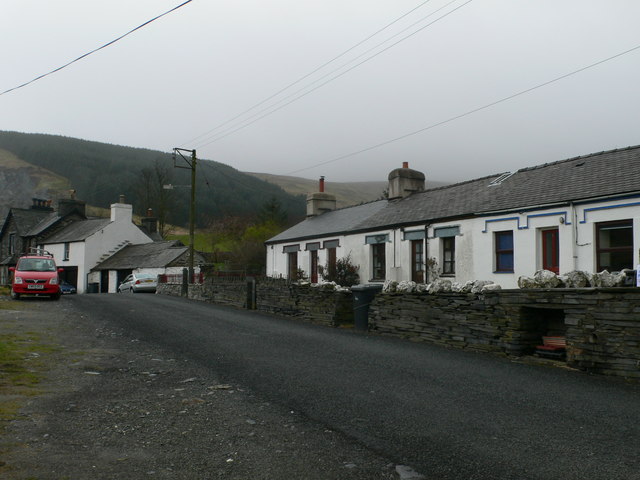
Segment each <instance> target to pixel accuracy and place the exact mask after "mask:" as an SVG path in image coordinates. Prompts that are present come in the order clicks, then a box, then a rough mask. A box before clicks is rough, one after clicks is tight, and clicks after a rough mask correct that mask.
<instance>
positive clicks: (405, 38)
mask: <svg viewBox="0 0 640 480" xmlns="http://www.w3.org/2000/svg"><path fill="white" fill-rule="evenodd" d="M455 1H457V0H452V1H451V2H449V3H447V4H446V5H445V6H443V7H441V8H439V9H438V10H436V11H435V12H433V13H431V14H429V15H427V16H426V17H423V18H422V19H420V20H419V21H418V22H416V23H420V22H421V21H423V20H424V19H426V18H428V17H430V16H432V15H434V14H435V13H437V12H439V11H440V10H442V9H443V8H446V7H447V6H449V5H451V4H452V3H454V2H455ZM472 1H473V0H467V1H466V2H465V3H463V4H462V5H459V6H457V7H456V8H454V9H452V10H450V11H449V12H447V13H445V14H444V15H442V16H441V17H438V18H437V19H435V20H434V21H432V22H430V23H428V24H426V25H424V26H422V27H420V28H419V29H417V30H415V31H414V32H412V33H410V34H408V35H406V36H404V37H402V38H401V39H400V40H398V41H396V42H394V43H392V44H391V45H389V46H387V47H385V48H383V49H382V50H380V51H378V52H376V53H374V54H373V55H371V56H369V57H367V58H365V59H364V60H362V61H361V62H359V63H357V64H355V65H353V66H351V67H350V68H348V69H347V70H344V71H343V72H341V73H339V74H337V75H335V76H333V77H331V78H329V79H328V80H327V81H325V82H322V83H321V84H319V85H317V86H316V87H314V88H312V89H311V90H308V91H306V92H305V90H306V89H307V88H309V87H310V86H312V85H313V84H315V83H317V82H319V81H320V80H322V79H323V78H326V77H327V76H329V75H331V74H333V73H335V72H337V71H339V70H340V69H342V68H344V67H346V66H348V65H349V63H352V62H353V61H354V60H357V59H358V58H360V57H362V56H363V55H366V54H367V53H369V52H371V51H372V50H375V49H376V48H378V47H380V46H381V45H384V44H385V43H387V42H388V41H389V40H391V39H392V38H394V37H396V36H397V35H399V33H402V32H399V33H398V34H395V35H393V36H392V37H390V38H389V39H387V40H385V41H384V42H381V43H379V44H378V45H376V46H375V47H372V48H370V49H369V50H367V51H366V52H364V53H363V54H361V55H359V56H358V57H356V58H355V59H354V60H351V61H350V62H347V63H346V64H344V65H342V66H341V67H339V68H337V69H334V70H332V71H331V72H329V73H328V74H325V75H324V76H322V77H320V78H319V79H317V80H315V81H314V82H312V83H310V84H308V85H306V86H305V87H303V88H301V89H299V90H297V91H296V92H294V93H292V94H290V95H288V96H286V97H285V98H283V99H281V100H279V101H278V102H276V103H274V104H272V105H271V106H269V107H266V108H264V109H262V110H260V111H259V112H257V113H256V114H254V115H252V116H250V117H248V118H247V119H245V120H243V122H246V121H248V120H249V119H250V118H254V120H251V121H248V122H247V123H245V124H244V125H243V124H242V122H240V123H238V124H237V125H236V127H230V128H231V130H227V131H226V132H224V133H220V134H219V135H218V136H214V138H213V139H211V140H208V141H206V142H204V143H202V142H201V143H199V144H198V148H201V147H204V146H207V145H209V144H211V143H214V142H217V141H218V140H221V139H223V138H225V137H227V136H229V135H231V134H233V133H235V132H237V131H239V130H243V129H245V128H246V127H248V126H250V125H253V124H254V123H256V122H258V121H260V120H262V119H263V118H265V117H268V116H269V115H272V114H274V113H275V112H277V111H279V110H282V109H283V108H285V107H287V106H288V105H291V104H292V103H293V102H295V101H297V100H299V99H301V98H303V97H306V96H307V95H309V94H311V93H313V92H315V91H316V90H318V89H320V88H322V87H324V86H325V85H327V84H328V83H331V82H332V81H334V80H336V79H338V78H340V77H342V76H343V75H346V74H347V73H349V72H350V71H352V70H354V69H356V68H358V67H359V66H361V65H363V64H365V63H367V62H368V61H369V60H372V59H373V58H375V57H377V56H378V55H381V54H382V53H384V52H386V51H387V50H389V49H391V48H393V47H395V46H396V45H398V44H400V43H402V42H403V41H405V40H407V39H408V38H410V37H412V36H414V35H416V34H417V33H419V32H421V31H422V30H424V29H425V28H427V27H429V26H431V25H433V24H434V23H436V22H439V21H440V20H442V19H443V18H446V17H448V16H449V15H451V14H452V13H454V12H456V11H457V10H459V9H461V8H462V7H464V6H466V5H468V4H469V3H471V2H472ZM416 23H414V24H413V25H411V26H414V25H416ZM411 26H410V27H407V28H406V29H404V30H403V31H406V30H407V29H408V28H411ZM301 92H304V93H301ZM298 93H301V94H300V95H298V96H297V97H296V96H295V95H297V94H298ZM292 97H294V98H293V99H292V100H290V101H288V102H286V103H284V104H282V105H280V106H279V107H277V108H274V109H273V110H270V109H272V108H273V107H275V106H276V105H278V104H279V103H282V102H285V101H286V100H287V99H290V98H292ZM269 110H270V111H269ZM263 112H266V113H264V115H260V114H261V113H263ZM257 115H259V116H257ZM256 116H257V118H256Z"/></svg>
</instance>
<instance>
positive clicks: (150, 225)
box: [141, 208, 158, 234]
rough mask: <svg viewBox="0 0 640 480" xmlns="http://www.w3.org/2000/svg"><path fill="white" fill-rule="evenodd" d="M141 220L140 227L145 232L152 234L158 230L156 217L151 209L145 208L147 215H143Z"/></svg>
mask: <svg viewBox="0 0 640 480" xmlns="http://www.w3.org/2000/svg"><path fill="white" fill-rule="evenodd" d="M141 222H142V228H144V229H145V230H146V232H147V233H149V234H154V233H156V232H157V231H158V219H157V218H156V217H154V216H153V209H151V208H148V209H147V216H146V217H143V218H142V220H141Z"/></svg>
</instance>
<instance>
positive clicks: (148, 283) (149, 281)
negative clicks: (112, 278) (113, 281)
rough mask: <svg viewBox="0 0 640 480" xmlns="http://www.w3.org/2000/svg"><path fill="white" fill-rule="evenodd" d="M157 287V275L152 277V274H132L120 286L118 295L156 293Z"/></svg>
mask: <svg viewBox="0 0 640 480" xmlns="http://www.w3.org/2000/svg"><path fill="white" fill-rule="evenodd" d="M157 286H158V280H157V277H156V276H155V275H151V274H150V273H132V274H131V275H129V276H127V277H126V278H125V279H124V280H123V281H122V283H121V284H120V285H118V293H122V292H129V293H138V292H155V291H156V287H157Z"/></svg>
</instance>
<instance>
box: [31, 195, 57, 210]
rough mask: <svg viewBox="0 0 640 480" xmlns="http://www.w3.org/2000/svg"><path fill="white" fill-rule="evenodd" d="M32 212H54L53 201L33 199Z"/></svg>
mask: <svg viewBox="0 0 640 480" xmlns="http://www.w3.org/2000/svg"><path fill="white" fill-rule="evenodd" d="M31 201H32V202H33V203H32V204H31V210H45V211H47V212H53V208H51V200H45V199H43V198H32V199H31Z"/></svg>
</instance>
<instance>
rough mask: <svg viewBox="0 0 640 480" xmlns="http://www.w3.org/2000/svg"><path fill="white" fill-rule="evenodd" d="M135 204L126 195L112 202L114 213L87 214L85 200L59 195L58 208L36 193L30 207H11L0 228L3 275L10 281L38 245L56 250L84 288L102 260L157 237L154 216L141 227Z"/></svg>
mask: <svg viewBox="0 0 640 480" xmlns="http://www.w3.org/2000/svg"><path fill="white" fill-rule="evenodd" d="M132 210H133V208H132V206H131V205H129V204H127V203H125V201H124V197H120V200H119V201H118V202H117V203H114V204H112V205H111V216H110V218H87V217H86V215H85V203H84V202H82V201H79V200H76V199H75V198H73V197H72V198H70V199H60V200H59V202H58V209H57V210H54V209H53V208H52V207H51V205H50V203H49V202H45V201H43V200H38V199H34V205H33V206H32V208H31V209H14V208H12V209H10V210H9V213H8V214H7V217H6V219H5V221H4V223H3V226H2V229H1V230H0V280H1V281H2V283H3V284H5V285H6V284H8V283H9V278H10V277H9V271H8V269H9V267H11V266H14V265H15V264H16V261H17V259H18V257H19V256H20V254H22V253H25V252H27V251H28V250H29V248H33V247H38V248H43V249H45V250H47V251H49V252H50V253H51V254H53V256H54V258H55V259H56V263H57V264H58V266H59V267H62V268H63V269H64V272H63V273H62V274H61V276H62V278H63V279H65V280H66V281H68V282H69V283H71V284H73V285H75V286H76V288H77V291H78V293H84V292H86V290H87V284H88V275H89V272H90V271H91V269H92V268H93V267H95V266H96V265H97V264H98V263H100V262H102V261H104V260H106V259H107V258H108V257H110V256H112V255H113V254H115V253H116V252H118V251H119V250H120V249H122V248H124V247H125V246H127V245H131V244H144V243H151V242H153V238H154V232H153V231H152V230H153V226H152V225H151V223H152V222H149V221H148V222H147V225H146V226H145V228H144V229H143V228H141V227H138V226H137V225H135V224H134V223H133V215H132ZM150 228H151V231H150V230H149V229H150Z"/></svg>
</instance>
